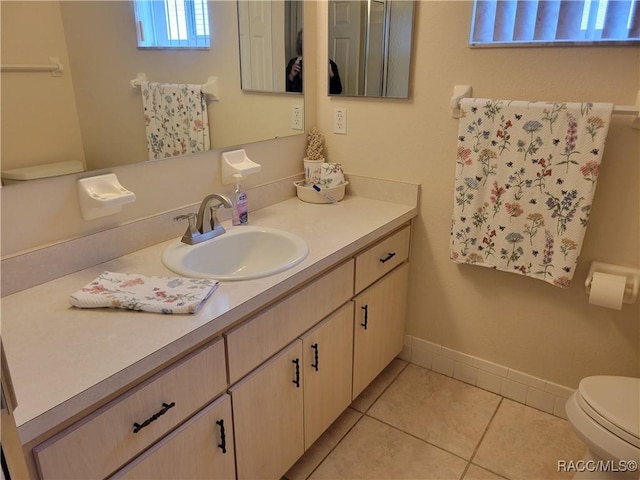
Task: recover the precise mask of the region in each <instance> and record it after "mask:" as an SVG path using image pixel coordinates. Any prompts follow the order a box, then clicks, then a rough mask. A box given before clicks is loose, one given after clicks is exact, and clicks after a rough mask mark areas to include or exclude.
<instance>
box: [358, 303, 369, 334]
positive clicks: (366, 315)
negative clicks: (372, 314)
mask: <svg viewBox="0 0 640 480" xmlns="http://www.w3.org/2000/svg"><path fill="white" fill-rule="evenodd" d="M360 308H362V310H364V321H363V322H362V323H361V324H360V325H362V326H363V327H364V329H365V330H366V329H367V325H368V324H369V305H363V306H362V307H360Z"/></svg>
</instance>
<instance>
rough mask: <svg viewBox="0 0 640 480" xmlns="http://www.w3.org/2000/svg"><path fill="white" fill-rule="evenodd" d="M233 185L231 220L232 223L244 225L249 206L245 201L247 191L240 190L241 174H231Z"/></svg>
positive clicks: (247, 218)
mask: <svg viewBox="0 0 640 480" xmlns="http://www.w3.org/2000/svg"><path fill="white" fill-rule="evenodd" d="M233 178H234V180H235V184H236V185H235V187H234V189H233V213H232V218H231V222H232V223H233V225H246V224H247V223H249V208H248V204H247V203H248V202H247V192H245V191H244V190H242V175H241V174H240V173H235V174H234V175H233Z"/></svg>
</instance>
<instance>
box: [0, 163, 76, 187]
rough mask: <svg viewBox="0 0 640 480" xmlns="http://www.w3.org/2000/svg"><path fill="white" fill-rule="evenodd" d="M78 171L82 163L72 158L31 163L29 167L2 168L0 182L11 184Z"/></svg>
mask: <svg viewBox="0 0 640 480" xmlns="http://www.w3.org/2000/svg"><path fill="white" fill-rule="evenodd" d="M80 172H84V165H83V164H82V162H80V161H77V160H73V161H68V162H55V163H46V164H42V165H33V166H31V167H22V168H14V169H11V170H3V171H2V174H1V175H2V184H3V185H11V184H15V183H22V182H26V181H28V180H37V179H39V178H50V177H57V176H59V175H67V174H69V173H80Z"/></svg>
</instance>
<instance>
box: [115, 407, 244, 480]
mask: <svg viewBox="0 0 640 480" xmlns="http://www.w3.org/2000/svg"><path fill="white" fill-rule="evenodd" d="M235 476H236V467H235V457H234V448H233V422H232V416H231V397H229V395H223V396H222V397H220V398H219V399H218V400H216V401H215V402H213V403H212V404H211V405H209V406H208V407H206V408H205V409H203V410H202V411H201V412H200V413H198V414H197V415H196V416H194V417H193V418H191V419H190V420H189V421H187V422H185V424H184V425H182V426H181V427H180V428H178V429H176V430H175V431H174V432H172V433H171V434H170V435H169V436H167V437H166V438H165V439H163V440H162V441H160V442H158V444H157V445H155V446H153V447H152V448H151V449H149V450H148V451H146V452H145V453H144V454H143V455H141V456H140V457H139V458H137V459H136V460H134V461H133V462H131V463H130V464H129V465H127V466H126V467H125V468H124V469H122V470H121V471H120V472H118V473H117V474H116V475H114V476H113V477H112V479H116V478H123V479H151V478H153V479H154V480H164V479H166V480H174V479H176V478H180V479H183V480H187V479H200V478H207V479H232V478H235Z"/></svg>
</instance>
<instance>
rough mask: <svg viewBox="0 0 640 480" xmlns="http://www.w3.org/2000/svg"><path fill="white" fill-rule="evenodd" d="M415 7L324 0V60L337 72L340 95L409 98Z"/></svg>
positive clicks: (379, 0)
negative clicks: (326, 6)
mask: <svg viewBox="0 0 640 480" xmlns="http://www.w3.org/2000/svg"><path fill="white" fill-rule="evenodd" d="M414 3H415V2H414V1H408V0H330V1H329V57H330V58H331V59H332V60H333V61H335V62H336V64H337V66H338V68H339V69H340V76H341V78H342V84H343V92H342V95H346V96H366V97H393V98H408V96H409V68H410V63H411V40H412V35H413V17H414V12H415V5H414ZM354 59H355V60H354ZM332 93H333V92H331V91H329V94H332Z"/></svg>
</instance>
